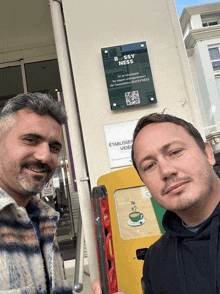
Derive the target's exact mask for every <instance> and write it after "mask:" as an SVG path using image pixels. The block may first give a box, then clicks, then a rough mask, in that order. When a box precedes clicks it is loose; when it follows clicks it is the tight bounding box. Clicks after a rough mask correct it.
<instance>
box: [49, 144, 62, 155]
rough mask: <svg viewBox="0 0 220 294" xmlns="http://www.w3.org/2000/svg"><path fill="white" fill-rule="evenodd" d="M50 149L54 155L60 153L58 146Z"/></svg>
mask: <svg viewBox="0 0 220 294" xmlns="http://www.w3.org/2000/svg"><path fill="white" fill-rule="evenodd" d="M50 148H51V150H52V151H53V152H55V153H58V152H60V146H57V145H53V146H51V147H50Z"/></svg>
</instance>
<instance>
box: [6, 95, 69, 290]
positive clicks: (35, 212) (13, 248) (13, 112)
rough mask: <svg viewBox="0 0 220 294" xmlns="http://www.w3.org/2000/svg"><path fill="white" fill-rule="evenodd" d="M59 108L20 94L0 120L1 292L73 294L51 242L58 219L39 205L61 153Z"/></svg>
mask: <svg viewBox="0 0 220 294" xmlns="http://www.w3.org/2000/svg"><path fill="white" fill-rule="evenodd" d="M66 122H67V116H66V112H65V109H64V107H63V105H62V103H60V102H57V101H55V100H54V99H53V98H52V97H50V96H49V95H47V94H42V93H25V94H19V95H17V96H16V97H14V98H12V99H10V100H9V101H8V102H7V103H6V105H5V106H4V108H3V110H2V112H1V114H0V292H1V293H10V292H13V293H14V294H15V293H28V294H29V293H39V294H43V293H72V285H71V284H70V282H68V281H67V280H65V276H64V270H63V261H62V258H61V256H60V254H59V250H58V244H57V240H56V223H57V221H58V219H59V213H58V212H56V211H55V210H53V209H52V208H51V207H50V206H48V205H47V204H46V203H45V202H44V201H42V200H41V199H39V198H38V197H37V196H36V194H37V193H39V192H40V191H41V190H42V189H43V187H44V185H45V184H46V183H47V182H48V181H49V180H50V179H51V177H52V176H53V174H54V172H55V170H56V168H57V166H58V156H59V153H60V151H61V148H62V133H61V125H62V124H65V123H66Z"/></svg>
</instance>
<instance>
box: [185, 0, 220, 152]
mask: <svg viewBox="0 0 220 294" xmlns="http://www.w3.org/2000/svg"><path fill="white" fill-rule="evenodd" d="M180 24H181V28H182V33H183V38H184V42H185V47H186V51H187V55H188V60H189V64H190V68H191V73H192V77H193V82H194V87H195V91H196V95H197V101H198V105H199V109H200V115H201V117H202V123H203V128H204V131H205V135H206V138H207V140H208V141H209V142H210V143H211V145H212V147H213V149H214V151H215V153H218V152H219V151H220V148H219V137H220V136H219V132H220V113H219V109H220V2H215V3H208V4H203V5H196V6H191V7H187V8H184V10H183V12H182V15H181V17H180Z"/></svg>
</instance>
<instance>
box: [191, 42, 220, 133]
mask: <svg viewBox="0 0 220 294" xmlns="http://www.w3.org/2000/svg"><path fill="white" fill-rule="evenodd" d="M219 43H220V38H219V39H212V40H206V41H201V42H197V43H196V45H195V47H194V54H193V58H192V59H193V61H194V68H195V72H196V76H197V81H196V80H195V75H194V83H195V85H196V82H197V83H198V87H195V89H196V92H197V97H198V100H200V101H201V103H199V104H200V111H201V114H202V113H203V114H204V116H203V125H204V129H205V134H206V135H208V134H209V133H210V132H211V131H215V130H218V129H219V128H220V119H219V109H220V96H219V83H220V79H216V78H215V76H214V72H213V68H212V63H211V59H210V56H209V51H208V49H209V46H210V45H214V44H216V46H217V45H218V44H219ZM192 64H193V63H192V62H191V69H192V71H193V67H192Z"/></svg>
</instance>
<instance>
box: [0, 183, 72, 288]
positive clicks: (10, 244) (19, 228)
mask: <svg viewBox="0 0 220 294" xmlns="http://www.w3.org/2000/svg"><path fill="white" fill-rule="evenodd" d="M30 201H31V202H32V203H34V204H35V205H36V206H37V207H39V208H40V210H41V212H40V214H39V218H40V223H39V230H40V235H41V241H42V251H43V256H44V259H45V263H46V268H47V272H48V276H49V281H50V282H49V284H50V285H49V287H50V293H54V294H55V293H56V294H58V293H65V294H69V293H72V285H71V283H70V282H69V281H67V280H65V276H64V271H63V261H62V258H61V256H60V254H59V250H58V244H57V241H56V237H55V235H56V223H57V221H58V219H59V213H58V212H56V211H54V210H53V209H52V208H51V207H50V206H48V205H47V204H46V203H45V202H43V201H42V200H40V199H39V198H38V197H36V196H33V197H31V200H30ZM6 293H7V294H45V293H47V288H46V282H45V271H44V262H43V258H42V253H41V249H40V246H39V242H38V237H37V234H36V231H35V229H34V227H33V224H32V222H31V221H30V219H29V217H28V214H27V212H26V209H25V208H23V207H19V206H18V205H17V204H16V202H15V201H14V199H13V198H12V197H10V196H9V195H8V194H7V193H6V192H5V191H4V190H2V189H1V188H0V294H6Z"/></svg>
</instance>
